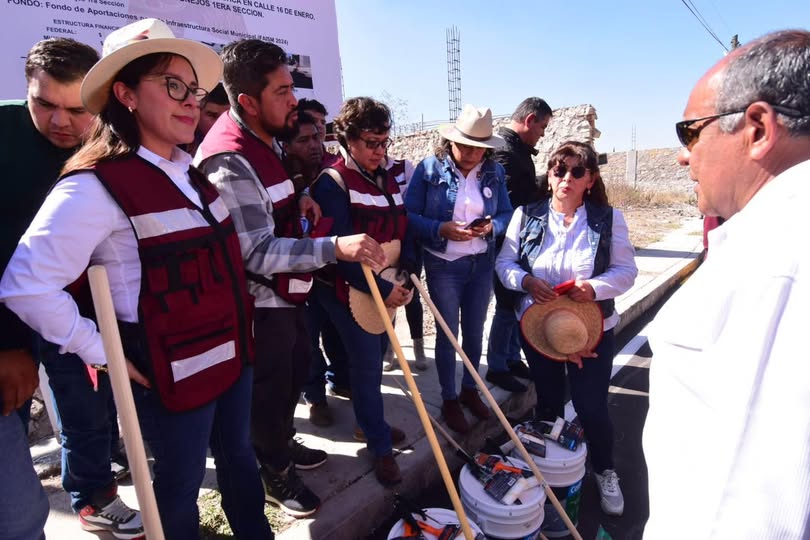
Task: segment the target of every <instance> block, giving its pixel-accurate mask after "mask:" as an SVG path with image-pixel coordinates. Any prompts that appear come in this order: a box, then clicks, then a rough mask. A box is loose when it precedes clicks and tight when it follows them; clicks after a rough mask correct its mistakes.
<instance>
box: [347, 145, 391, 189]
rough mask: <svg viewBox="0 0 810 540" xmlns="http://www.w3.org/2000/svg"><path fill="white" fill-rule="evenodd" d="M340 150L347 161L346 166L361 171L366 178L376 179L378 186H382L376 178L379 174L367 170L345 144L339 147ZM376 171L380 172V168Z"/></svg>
mask: <svg viewBox="0 0 810 540" xmlns="http://www.w3.org/2000/svg"><path fill="white" fill-rule="evenodd" d="M338 151H339V152H340V155H341V156H343V161H344V163H346V168H347V169H351V170H353V171H357V172H359V173H360V174H362V175H363V177H364V178H367V179H368V180H371V181H374V182H375V183H376V184H377V185H378V186H380V183H379V182H378V181H376V180H375V178H376V177H377V176H379V174H374V173H371V172H369V171H367V170H365V169H364V168H363V167H361V166H360V164H359V163H357V161H356V160H355V159H354V157H353V156H352V155H351V154H350V153H349V151H348V150H346V149H345V148H344V147H343V146H340V147H338ZM386 168H387V167H386ZM374 172H375V173H379V172H380V168H378V169H377V171H374Z"/></svg>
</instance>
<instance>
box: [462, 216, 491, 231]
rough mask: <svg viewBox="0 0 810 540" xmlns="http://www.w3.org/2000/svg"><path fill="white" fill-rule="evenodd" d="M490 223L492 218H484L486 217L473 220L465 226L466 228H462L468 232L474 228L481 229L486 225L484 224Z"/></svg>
mask: <svg viewBox="0 0 810 540" xmlns="http://www.w3.org/2000/svg"><path fill="white" fill-rule="evenodd" d="M490 221H492V216H486V217H480V218H475V219H474V220H472V221H471V222H469V223H468V224H467V226H466V227H464V228H465V229H467V230H469V229H474V228H476V227H483V226H484V225H486V224H487V223H489V222H490Z"/></svg>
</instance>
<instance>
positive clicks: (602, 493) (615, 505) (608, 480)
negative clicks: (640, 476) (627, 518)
mask: <svg viewBox="0 0 810 540" xmlns="http://www.w3.org/2000/svg"><path fill="white" fill-rule="evenodd" d="M593 476H594V478H596V485H597V486H598V487H599V499H600V501H599V502H600V503H601V505H602V512H604V513H605V514H607V515H609V516H620V515H622V512H624V495H622V488H620V487H619V477H618V476H617V475H616V471H614V470H613V469H605V470H604V471H602V474H597V473H594V474H593Z"/></svg>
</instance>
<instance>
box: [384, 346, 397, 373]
mask: <svg viewBox="0 0 810 540" xmlns="http://www.w3.org/2000/svg"><path fill="white" fill-rule="evenodd" d="M395 369H397V359H396V358H394V348H393V347H392V346H391V345H390V344H389V345H388V349H386V350H385V355H384V356H383V371H394V370H395Z"/></svg>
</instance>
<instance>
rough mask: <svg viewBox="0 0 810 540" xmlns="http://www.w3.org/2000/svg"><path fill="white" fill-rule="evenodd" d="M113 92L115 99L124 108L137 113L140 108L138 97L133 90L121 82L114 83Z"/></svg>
mask: <svg viewBox="0 0 810 540" xmlns="http://www.w3.org/2000/svg"><path fill="white" fill-rule="evenodd" d="M112 90H113V95H114V96H115V99H117V100H118V101H120V102H121V104H122V105H123V106H124V107H126V108H127V109H129V110H130V111H135V110H136V109H137V108H138V96H137V95H136V94H135V91H134V90H132V88H130V87H129V86H127V85H125V84H124V83H122V82H121V81H116V82H114V83H113V86H112Z"/></svg>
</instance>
